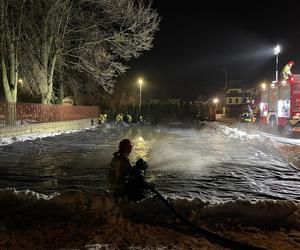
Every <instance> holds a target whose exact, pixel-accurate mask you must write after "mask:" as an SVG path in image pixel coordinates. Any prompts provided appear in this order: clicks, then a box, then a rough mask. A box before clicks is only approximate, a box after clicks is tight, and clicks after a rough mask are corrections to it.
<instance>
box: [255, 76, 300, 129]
mask: <svg viewBox="0 0 300 250" xmlns="http://www.w3.org/2000/svg"><path fill="white" fill-rule="evenodd" d="M259 107H260V119H259V122H260V124H264V125H269V126H270V127H272V128H275V127H278V128H279V129H282V128H285V127H288V128H289V130H290V131H291V132H299V133H300V75H292V76H291V77H290V78H289V79H288V80H287V81H282V82H275V83H273V84H271V85H270V86H269V87H265V88H263V90H262V91H261V95H260V105H259Z"/></svg>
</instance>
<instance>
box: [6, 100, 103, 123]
mask: <svg viewBox="0 0 300 250" xmlns="http://www.w3.org/2000/svg"><path fill="white" fill-rule="evenodd" d="M99 113H100V110H99V107H95V106H66V105H52V104H39V103H10V102H0V127H5V126H20V125H25V124H32V123H45V122H57V121H70V120H80V119H88V118H94V117H98V116H99Z"/></svg>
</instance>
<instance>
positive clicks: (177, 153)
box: [0, 124, 300, 202]
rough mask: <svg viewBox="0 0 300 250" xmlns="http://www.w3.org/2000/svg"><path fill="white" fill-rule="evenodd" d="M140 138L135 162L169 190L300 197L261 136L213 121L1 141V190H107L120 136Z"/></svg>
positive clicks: (217, 198) (295, 175)
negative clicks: (144, 163) (146, 164)
mask: <svg viewBox="0 0 300 250" xmlns="http://www.w3.org/2000/svg"><path fill="white" fill-rule="evenodd" d="M123 138H130V139H132V140H133V141H134V143H135V148H134V153H133V155H132V160H133V161H135V160H136V159H137V158H138V157H143V158H145V159H146V160H148V161H149V164H150V168H149V172H148V177H149V180H151V181H153V182H154V183H155V185H156V188H157V189H158V190H159V191H161V192H162V193H163V194H164V195H167V196H169V197H176V198H189V199H194V198H201V199H202V200H206V201H210V202H223V201H230V200H240V199H247V200H263V199H280V200H285V199H294V200H299V198H300V195H299V188H300V181H299V180H300V178H299V177H300V173H299V171H297V170H296V169H294V168H292V167H291V166H289V165H288V163H287V162H285V161H284V160H283V159H282V158H281V157H280V156H279V155H278V153H277V151H276V146H277V145H276V142H274V140H271V139H270V138H269V137H267V136H265V135H263V134H258V133H257V134H248V133H246V132H241V131H239V130H237V129H231V128H228V127H225V126H219V125H216V124H207V125H205V126H203V127H201V128H193V127H184V126H182V125H179V124H177V125H175V124H173V125H170V126H158V127H153V126H143V127H126V128H123V127H106V128H103V127H101V128H98V129H94V130H88V131H84V132H78V133H71V134H62V135H58V136H55V137H45V138H39V139H36V140H31V141H23V142H18V141H17V142H14V143H12V144H9V145H5V146H2V147H0V156H1V160H0V188H2V189H4V188H16V189H17V190H32V191H35V192H39V193H44V194H53V193H55V192H59V193H61V192H64V191H67V190H80V191H96V192H100V191H102V190H104V189H106V184H105V183H106V173H107V164H108V163H109V161H110V160H111V158H112V154H113V152H114V151H115V150H116V149H117V145H118V142H119V140H121V139H123Z"/></svg>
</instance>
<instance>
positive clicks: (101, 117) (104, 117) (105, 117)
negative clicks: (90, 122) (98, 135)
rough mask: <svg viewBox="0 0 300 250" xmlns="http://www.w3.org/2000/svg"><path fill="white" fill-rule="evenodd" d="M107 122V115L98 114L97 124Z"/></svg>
mask: <svg viewBox="0 0 300 250" xmlns="http://www.w3.org/2000/svg"><path fill="white" fill-rule="evenodd" d="M106 121H107V114H100V116H99V122H98V124H103V123H105V122H106Z"/></svg>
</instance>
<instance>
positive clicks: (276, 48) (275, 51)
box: [274, 45, 280, 82]
mask: <svg viewBox="0 0 300 250" xmlns="http://www.w3.org/2000/svg"><path fill="white" fill-rule="evenodd" d="M279 53H280V46H279V45H277V46H276V47H275V48H274V54H275V56H276V80H275V82H278V54H279Z"/></svg>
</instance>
